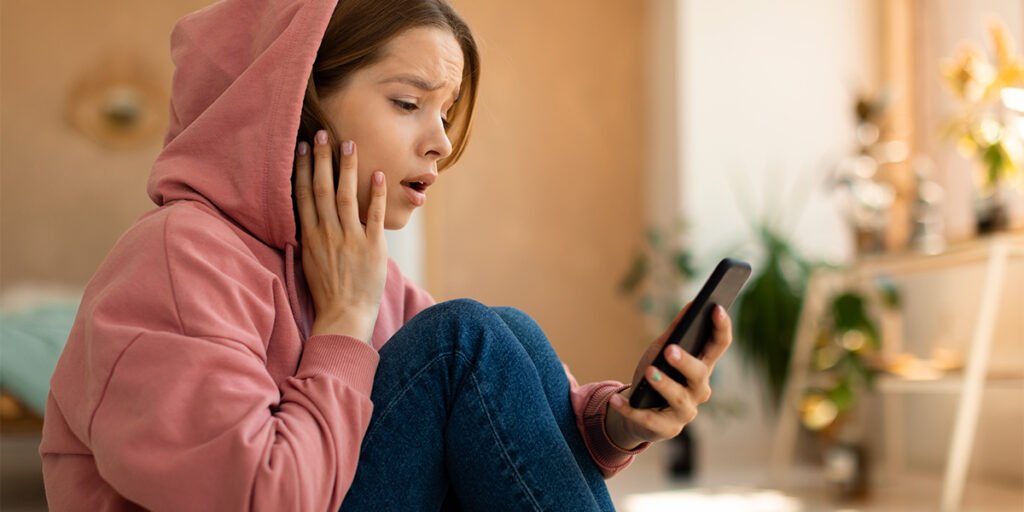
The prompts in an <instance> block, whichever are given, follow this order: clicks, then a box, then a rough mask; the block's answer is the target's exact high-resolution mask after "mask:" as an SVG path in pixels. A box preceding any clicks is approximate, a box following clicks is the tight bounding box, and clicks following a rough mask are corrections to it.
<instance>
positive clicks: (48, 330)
mask: <svg viewBox="0 0 1024 512" xmlns="http://www.w3.org/2000/svg"><path fill="white" fill-rule="evenodd" d="M77 311H78V303H77V302H52V303H46V304H42V305H38V306H34V307H31V308H27V309H24V310H20V311H16V312H0V388H3V389H4V390H5V391H7V392H8V393H10V394H12V395H14V396H15V397H17V398H18V400H20V401H21V402H22V403H24V404H25V405H27V406H28V407H30V408H32V410H33V411H35V412H36V413H38V414H39V415H40V416H41V415H42V414H43V410H45V408H46V395H47V394H48V393H49V391H50V376H52V375H53V370H54V368H56V366H57V359H58V358H59V357H60V353H61V351H62V350H64V343H65V342H67V339H68V334H69V333H70V332H71V326H72V325H73V324H74V322H75V313H76V312H77Z"/></svg>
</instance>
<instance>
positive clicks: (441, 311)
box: [420, 299, 492, 320]
mask: <svg viewBox="0 0 1024 512" xmlns="http://www.w3.org/2000/svg"><path fill="white" fill-rule="evenodd" d="M424 313H426V314H427V315H428V316H434V317H441V318H449V319H460V320H474V319H481V318H488V317H490V316H492V312H491V308H490V307H488V306H486V305H485V304H483V303H481V302H478V301H476V300H473V299H452V300H446V301H444V302H438V303H437V304H434V305H433V306H430V307H429V308H427V309H425V310H423V311H422V312H420V314H424Z"/></svg>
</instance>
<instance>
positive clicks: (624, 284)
mask: <svg viewBox="0 0 1024 512" xmlns="http://www.w3.org/2000/svg"><path fill="white" fill-rule="evenodd" d="M649 269H650V262H649V260H648V258H647V254H646V253H644V252H638V253H637V254H636V256H635V257H634V258H633V263H632V264H631V265H630V266H629V271H628V272H626V275H625V276H624V277H623V278H622V281H620V282H619V294H620V295H629V294H631V293H633V291H634V290H636V288H637V286H639V285H640V283H642V282H643V280H644V278H645V277H647V273H648V272H649Z"/></svg>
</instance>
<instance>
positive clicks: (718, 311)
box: [715, 304, 725, 320]
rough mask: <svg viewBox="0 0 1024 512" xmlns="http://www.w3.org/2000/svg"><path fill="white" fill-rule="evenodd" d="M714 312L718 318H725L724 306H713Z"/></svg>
mask: <svg viewBox="0 0 1024 512" xmlns="http://www.w3.org/2000/svg"><path fill="white" fill-rule="evenodd" d="M715 314H716V315H718V319H719V320H724V319H725V308H723V307H722V305H721V304H719V305H717V306H715Z"/></svg>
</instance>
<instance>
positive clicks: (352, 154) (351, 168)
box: [337, 140, 363, 233]
mask: <svg viewBox="0 0 1024 512" xmlns="http://www.w3.org/2000/svg"><path fill="white" fill-rule="evenodd" d="M358 163H359V162H358V156H357V150H356V143H355V142H352V141H350V140H346V141H342V143H341V164H340V166H341V170H340V171H339V173H338V199H337V200H338V214H339V215H340V216H341V228H342V229H344V230H345V232H346V233H363V223H362V222H360V221H359V198H358V196H357V192H358V191H359V176H358V171H357V169H358Z"/></svg>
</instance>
